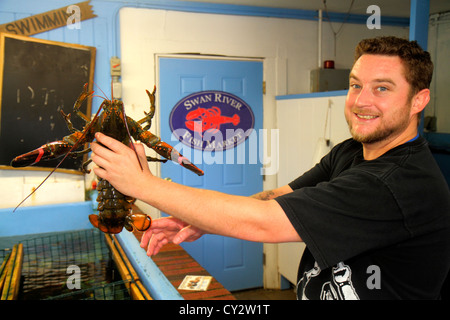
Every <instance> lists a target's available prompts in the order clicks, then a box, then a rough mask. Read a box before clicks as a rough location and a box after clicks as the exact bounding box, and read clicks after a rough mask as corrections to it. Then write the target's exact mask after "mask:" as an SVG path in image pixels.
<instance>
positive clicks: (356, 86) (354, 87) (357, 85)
mask: <svg viewBox="0 0 450 320" xmlns="http://www.w3.org/2000/svg"><path fill="white" fill-rule="evenodd" d="M350 88H352V89H360V88H361V86H360V85H359V84H354V83H353V84H350Z"/></svg>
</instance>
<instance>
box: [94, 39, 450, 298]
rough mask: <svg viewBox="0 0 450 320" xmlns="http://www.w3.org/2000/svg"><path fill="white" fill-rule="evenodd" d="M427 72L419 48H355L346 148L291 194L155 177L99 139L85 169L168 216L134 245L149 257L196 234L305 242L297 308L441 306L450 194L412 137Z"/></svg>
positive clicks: (124, 150) (372, 44)
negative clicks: (369, 303) (390, 302)
mask: <svg viewBox="0 0 450 320" xmlns="http://www.w3.org/2000/svg"><path fill="white" fill-rule="evenodd" d="M432 72H433V64H432V62H431V60H430V55H429V54H428V53H427V52H425V51H423V50H422V49H421V48H420V47H419V46H418V45H417V43H416V42H410V41H407V40H404V39H399V38H395V37H383V38H377V39H368V40H363V41H361V42H360V43H359V45H358V47H357V48H356V57H355V63H354V65H353V68H352V71H351V74H350V89H349V92H348V95H347V100H346V105H345V117H346V119H347V122H348V125H349V129H350V131H351V134H352V136H353V139H349V140H346V141H344V142H342V143H340V144H338V145H336V146H335V147H334V148H333V149H332V150H331V152H330V153H329V154H327V155H326V156H325V157H324V158H323V159H322V160H321V161H320V163H318V164H317V165H316V166H315V167H313V168H312V169H311V170H309V171H308V172H306V173H305V174H303V175H302V176H301V177H298V178H297V179H295V180H293V181H292V182H291V183H289V184H288V185H286V186H282V187H280V188H278V189H275V190H271V191H265V192H262V193H260V194H256V195H254V196H252V197H240V196H233V195H227V194H223V193H218V192H214V191H210V190H200V189H195V188H190V187H186V186H182V185H179V184H176V183H173V182H168V181H165V180H163V179H160V178H158V177H155V176H153V175H152V174H151V172H150V171H149V169H148V166H144V171H141V169H140V166H139V163H138V162H137V160H136V157H135V155H134V153H133V151H132V150H131V149H130V148H128V147H126V146H124V145H123V144H121V143H119V142H118V141H115V140H113V139H111V138H109V137H106V136H104V135H102V134H97V139H98V141H99V142H101V143H102V144H104V145H105V146H106V147H108V148H109V149H107V148H104V147H102V146H101V145H100V144H97V143H94V144H93V145H92V150H93V156H92V159H93V161H94V162H95V163H96V164H97V165H98V166H99V168H95V169H94V171H95V173H96V174H97V175H98V176H99V177H101V178H104V179H106V180H108V181H109V182H110V183H111V184H112V185H113V186H114V187H116V188H117V189H118V190H119V191H121V192H122V193H124V194H127V195H130V196H132V197H135V198H138V199H141V200H143V201H145V202H147V203H149V204H150V205H152V206H154V207H156V208H158V209H160V210H162V211H164V212H167V213H169V214H171V215H172V217H170V218H162V219H157V220H155V221H154V222H153V224H152V227H151V228H150V229H149V230H148V231H146V233H145V234H144V236H143V237H142V240H141V246H142V247H144V248H147V253H148V254H149V255H152V254H156V253H157V252H158V251H159V249H160V248H161V246H162V245H164V244H166V243H167V242H169V241H172V242H174V243H180V242H182V241H193V240H196V239H198V238H199V237H201V236H202V234H204V233H215V234H220V235H224V236H230V237H236V238H240V239H245V240H251V241H261V242H290V241H304V242H305V244H306V249H305V252H304V254H303V256H302V260H301V263H300V266H299V273H298V284H297V295H298V298H300V299H439V297H440V290H441V287H442V285H443V283H444V280H445V278H446V276H447V274H448V272H449V269H450V193H449V189H448V186H447V184H446V181H445V179H444V178H443V176H442V174H441V172H440V170H439V167H438V166H437V164H436V162H435V161H434V159H433V156H432V155H431V152H430V150H429V149H428V146H427V143H426V141H425V139H424V138H422V137H420V136H419V135H418V130H417V128H418V123H419V119H420V113H421V112H422V110H423V109H424V108H425V106H426V105H427V103H428V101H429V99H430V91H429V85H430V82H431V77H432ZM137 150H138V153H139V156H140V159H141V162H142V163H145V152H144V150H143V147H142V146H141V145H137ZM173 199H176V200H175V201H173Z"/></svg>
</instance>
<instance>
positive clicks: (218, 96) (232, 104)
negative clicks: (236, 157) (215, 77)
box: [169, 91, 255, 151]
mask: <svg viewBox="0 0 450 320" xmlns="http://www.w3.org/2000/svg"><path fill="white" fill-rule="evenodd" d="M169 124H170V129H171V130H172V133H173V134H174V136H175V137H176V138H177V139H178V140H179V141H181V142H182V143H183V144H185V145H188V146H190V147H192V148H195V149H199V150H204V151H222V150H226V149H230V148H234V147H236V146H237V145H238V144H240V143H242V142H244V141H245V140H246V139H247V137H248V136H249V135H250V134H251V132H252V130H253V128H254V125H255V117H254V115H253V111H252V109H251V108H250V106H249V105H248V104H247V103H245V102H244V101H243V100H242V99H240V98H238V97H236V96H235V95H232V94H230V93H227V92H223V91H201V92H196V93H193V94H191V95H189V96H187V97H185V98H183V99H181V100H180V101H179V102H178V103H177V104H176V105H175V107H173V109H172V112H171V113H170V117H169Z"/></svg>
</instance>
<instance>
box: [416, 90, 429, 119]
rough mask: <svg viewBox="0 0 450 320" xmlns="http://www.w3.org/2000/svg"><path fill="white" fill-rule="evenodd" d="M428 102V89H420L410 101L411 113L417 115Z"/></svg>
mask: <svg viewBox="0 0 450 320" xmlns="http://www.w3.org/2000/svg"><path fill="white" fill-rule="evenodd" d="M429 101H430V89H422V90H420V91H419V92H417V93H416V94H415V95H414V97H413V98H412V100H411V113H412V114H419V113H420V112H422V110H423V109H425V107H426V105H427V104H428V102H429Z"/></svg>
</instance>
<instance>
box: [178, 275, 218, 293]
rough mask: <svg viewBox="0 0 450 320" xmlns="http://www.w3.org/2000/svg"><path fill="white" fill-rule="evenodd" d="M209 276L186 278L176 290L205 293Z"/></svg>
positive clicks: (209, 280) (209, 281) (209, 279)
mask: <svg viewBox="0 0 450 320" xmlns="http://www.w3.org/2000/svg"><path fill="white" fill-rule="evenodd" d="M211 280H212V277H211V276H186V277H184V279H183V282H181V284H180V286H179V287H178V289H180V290H195V291H206V290H207V289H208V286H209V284H210V283H211Z"/></svg>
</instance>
